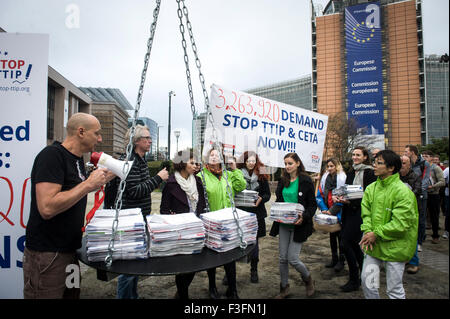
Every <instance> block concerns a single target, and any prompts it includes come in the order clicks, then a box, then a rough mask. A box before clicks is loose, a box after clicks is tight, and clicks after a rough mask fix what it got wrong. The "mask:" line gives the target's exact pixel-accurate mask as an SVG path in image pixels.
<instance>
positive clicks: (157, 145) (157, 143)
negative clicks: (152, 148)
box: [156, 125, 164, 161]
mask: <svg viewBox="0 0 450 319" xmlns="http://www.w3.org/2000/svg"><path fill="white" fill-rule="evenodd" d="M160 127H164V126H159V125H158V139H157V140H156V160H157V161H158V160H159V128H160Z"/></svg>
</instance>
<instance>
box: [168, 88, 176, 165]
mask: <svg viewBox="0 0 450 319" xmlns="http://www.w3.org/2000/svg"><path fill="white" fill-rule="evenodd" d="M172 95H173V96H176V94H175V92H174V91H170V92H169V126H168V128H167V135H168V136H167V141H168V142H167V151H168V152H167V154H168V156H169V158H168V159H169V160H170V110H171V108H172Z"/></svg>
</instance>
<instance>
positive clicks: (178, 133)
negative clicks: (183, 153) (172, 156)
mask: <svg viewBox="0 0 450 319" xmlns="http://www.w3.org/2000/svg"><path fill="white" fill-rule="evenodd" d="M180 133H181V132H180V131H174V132H173V134H174V135H175V137H176V138H177V154H178V138H179V137H180Z"/></svg>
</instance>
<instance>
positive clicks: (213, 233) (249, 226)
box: [200, 208, 258, 252]
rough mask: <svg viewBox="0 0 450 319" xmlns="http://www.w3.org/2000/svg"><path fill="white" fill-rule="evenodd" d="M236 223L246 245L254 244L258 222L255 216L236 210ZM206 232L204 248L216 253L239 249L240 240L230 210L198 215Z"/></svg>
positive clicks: (231, 210) (225, 209)
mask: <svg viewBox="0 0 450 319" xmlns="http://www.w3.org/2000/svg"><path fill="white" fill-rule="evenodd" d="M236 215H237V216H236V218H237V222H238V223H239V226H240V228H241V230H242V233H243V238H242V239H243V241H245V242H246V243H247V245H250V244H254V243H255V242H256V233H257V232H258V222H257V219H256V214H253V213H249V212H246V211H243V210H241V209H238V208H236ZM200 218H201V220H202V221H203V225H204V226H205V232H206V241H205V245H206V247H208V248H210V249H212V250H215V251H217V252H225V251H229V250H232V249H234V248H236V247H239V246H240V244H241V239H240V236H239V234H238V226H237V224H236V220H235V218H234V217H233V209H232V208H224V209H220V210H216V211H214V212H209V213H204V214H201V215H200Z"/></svg>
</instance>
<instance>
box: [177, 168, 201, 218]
mask: <svg viewBox="0 0 450 319" xmlns="http://www.w3.org/2000/svg"><path fill="white" fill-rule="evenodd" d="M175 180H176V181H177V183H178V185H180V187H181V189H182V190H183V191H184V192H185V193H186V196H187V198H188V201H189V203H190V206H191V208H192V211H193V212H195V210H196V209H197V203H198V190H197V182H196V181H195V177H194V175H189V177H188V179H185V178H184V177H183V176H181V174H180V173H179V172H175Z"/></svg>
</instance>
